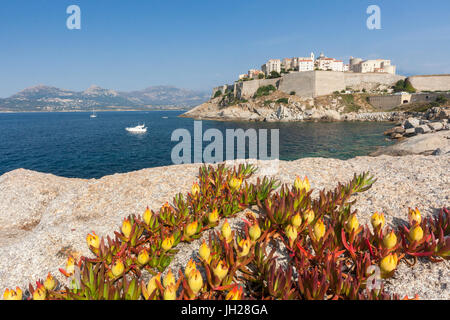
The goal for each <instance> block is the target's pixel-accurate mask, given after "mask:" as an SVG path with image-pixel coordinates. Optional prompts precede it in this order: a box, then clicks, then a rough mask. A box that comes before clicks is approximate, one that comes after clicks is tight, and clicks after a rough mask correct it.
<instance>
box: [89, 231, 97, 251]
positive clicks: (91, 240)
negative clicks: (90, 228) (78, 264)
mask: <svg viewBox="0 0 450 320" xmlns="http://www.w3.org/2000/svg"><path fill="white" fill-rule="evenodd" d="M86 242H87V244H88V246H89V247H93V248H95V249H98V248H99V247H100V239H99V237H98V236H97V235H96V234H95V232H92V234H88V235H87V236H86Z"/></svg>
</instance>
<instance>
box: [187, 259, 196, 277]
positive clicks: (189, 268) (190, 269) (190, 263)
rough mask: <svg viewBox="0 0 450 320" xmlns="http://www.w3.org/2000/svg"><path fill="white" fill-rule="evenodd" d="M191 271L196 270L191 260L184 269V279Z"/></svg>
mask: <svg viewBox="0 0 450 320" xmlns="http://www.w3.org/2000/svg"><path fill="white" fill-rule="evenodd" d="M192 270H197V266H196V265H195V262H194V260H192V258H191V259H190V260H189V261H188V263H187V265H186V268H184V274H185V275H186V277H187V276H188V275H189V274H190V273H191V271H192Z"/></svg>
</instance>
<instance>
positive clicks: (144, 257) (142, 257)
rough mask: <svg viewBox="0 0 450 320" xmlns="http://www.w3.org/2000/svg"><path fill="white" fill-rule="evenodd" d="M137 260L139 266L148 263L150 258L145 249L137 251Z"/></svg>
mask: <svg viewBox="0 0 450 320" xmlns="http://www.w3.org/2000/svg"><path fill="white" fill-rule="evenodd" d="M137 260H138V263H139V264H140V265H141V266H145V265H146V264H147V263H148V261H149V260H150V255H149V254H148V251H147V249H142V250H141V251H140V252H139V254H138V258H137Z"/></svg>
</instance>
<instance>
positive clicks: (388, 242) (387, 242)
mask: <svg viewBox="0 0 450 320" xmlns="http://www.w3.org/2000/svg"><path fill="white" fill-rule="evenodd" d="M396 244H397V236H396V235H395V232H394V231H391V232H390V233H388V234H386V235H385V236H384V238H383V245H384V247H385V248H386V249H392V248H393V247H395V246H396Z"/></svg>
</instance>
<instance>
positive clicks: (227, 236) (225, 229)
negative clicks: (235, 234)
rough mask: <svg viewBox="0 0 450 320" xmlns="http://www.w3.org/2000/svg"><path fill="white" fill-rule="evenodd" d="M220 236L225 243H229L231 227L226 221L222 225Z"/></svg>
mask: <svg viewBox="0 0 450 320" xmlns="http://www.w3.org/2000/svg"><path fill="white" fill-rule="evenodd" d="M222 236H223V237H224V238H225V239H226V240H227V242H230V241H231V227H230V224H229V223H228V220H226V219H225V222H224V223H223V225H222Z"/></svg>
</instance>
